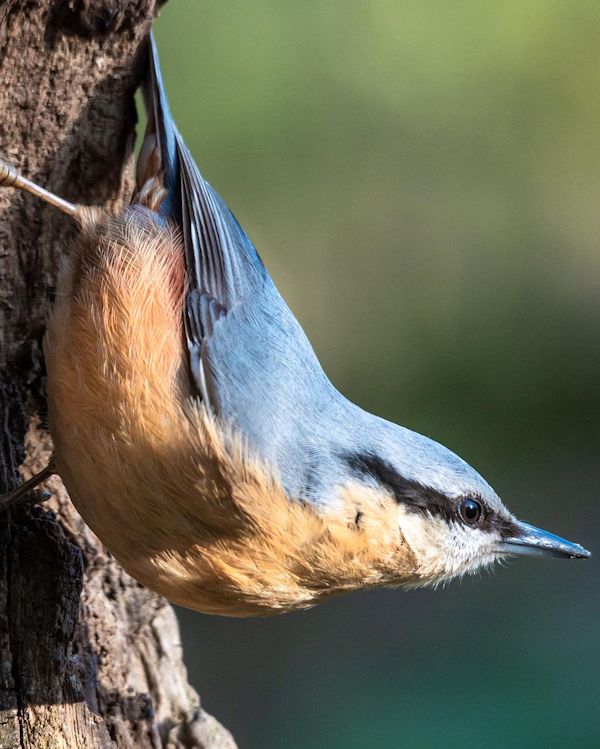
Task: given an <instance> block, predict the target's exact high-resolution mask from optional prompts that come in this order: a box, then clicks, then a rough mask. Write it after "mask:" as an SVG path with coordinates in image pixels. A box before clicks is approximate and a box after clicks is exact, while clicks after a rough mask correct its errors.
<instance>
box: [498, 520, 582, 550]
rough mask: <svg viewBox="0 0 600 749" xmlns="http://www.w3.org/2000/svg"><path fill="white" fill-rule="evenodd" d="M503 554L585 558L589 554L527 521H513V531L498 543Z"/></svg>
mask: <svg viewBox="0 0 600 749" xmlns="http://www.w3.org/2000/svg"><path fill="white" fill-rule="evenodd" d="M500 548H501V550H502V551H503V552H504V553H505V554H523V555H527V556H535V557H568V558H569V559H586V558H587V557H589V556H591V554H590V552H589V551H588V550H587V549H584V548H583V546H580V545H579V544H574V543H572V542H571V541H567V540H566V539H564V538H561V537H560V536H555V535H554V533H548V531H543V530H542V529H541V528H536V527H535V526H534V525H529V523H522V522H521V521H519V520H517V521H516V522H515V533H514V535H513V536H511V537H510V538H505V539H504V540H503V541H502V543H501V544H500Z"/></svg>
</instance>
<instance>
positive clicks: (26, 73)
mask: <svg viewBox="0 0 600 749" xmlns="http://www.w3.org/2000/svg"><path fill="white" fill-rule="evenodd" d="M158 5H159V3H158V1H157V0H129V2H127V3H124V2H122V0H0V155H2V156H4V157H5V158H6V159H8V160H9V161H12V162H13V163H14V164H16V165H17V166H18V167H19V168H20V169H21V170H22V172H23V173H24V174H25V175H26V176H28V177H30V178H31V179H34V180H35V181H37V182H39V183H40V184H41V185H43V186H45V187H47V188H48V189H50V190H52V191H53V192H56V193H58V194H59V195H62V196H63V197H65V198H67V199H69V200H71V201H73V202H78V203H86V204H97V205H98V204H104V205H107V206H118V205H120V204H121V202H122V201H124V200H126V198H127V196H128V195H129V194H130V193H131V187H132V181H131V174H132V163H131V162H132V148H133V132H134V126H135V109H134V103H133V94H134V91H135V89H136V86H137V82H138V80H139V76H140V74H141V67H142V64H143V51H144V39H145V37H146V35H147V33H148V30H149V27H150V23H151V21H152V18H153V17H154V15H155V14H156V12H157V10H158ZM73 233H74V226H73V224H72V222H71V221H70V220H69V219H68V218H67V217H65V216H63V215H62V214H60V213H58V212H57V211H56V210H54V209H52V208H50V207H47V206H45V205H43V204H42V203H41V202H39V201H37V200H36V199H35V198H33V197H31V196H29V195H24V194H22V193H17V192H16V191H14V190H10V189H4V188H0V492H2V491H4V490H6V489H9V488H12V487H14V486H15V485H16V484H17V483H18V482H19V481H20V480H21V479H20V472H19V466H22V475H23V476H25V477H28V476H29V475H31V473H33V472H35V471H37V470H39V469H40V468H42V467H43V465H44V463H45V461H47V459H48V455H49V452H50V447H51V442H50V438H49V436H48V434H47V432H46V430H45V429H44V423H45V405H44V404H45V399H44V363H43V356H42V353H41V342H42V337H43V333H44V319H45V315H46V314H47V311H48V306H49V304H50V303H51V299H52V296H53V293H54V290H55V285H56V277H57V271H58V268H59V265H60V260H61V256H63V255H64V254H65V253H66V252H68V250H69V243H70V241H71V239H72V237H73ZM49 484H50V486H49V488H50V490H51V492H52V495H53V497H52V499H51V501H49V502H47V503H46V504H44V505H43V506H38V507H32V508H26V509H23V510H18V511H13V512H12V513H10V514H5V515H3V516H2V517H1V518H0V659H1V660H0V749H5V748H7V747H28V748H29V747H36V749H39V747H46V746H47V747H53V748H54V747H69V749H73V748H78V747H86V749H89V748H90V747H114V746H117V747H163V746H167V747H172V748H174V747H191V746H194V747H204V748H205V749H208V747H211V749H212V748H213V747H215V748H216V747H234V743H233V740H232V739H231V737H230V736H229V734H228V733H227V732H226V731H225V730H224V729H223V728H222V727H221V726H220V725H219V724H218V723H217V722H216V721H215V720H214V719H213V718H211V717H210V716H208V715H206V713H204V712H203V711H202V710H201V708H200V707H199V702H198V697H197V695H196V693H195V692H194V691H193V689H192V688H191V687H190V686H189V685H188V684H187V678H186V672H185V668H184V666H183V662H182V659H181V648H180V642H179V632H178V628H177V622H176V620H175V615H174V613H173V610H172V609H171V607H170V606H169V605H168V604H167V603H166V602H165V601H164V600H163V599H161V598H159V597H158V596H156V595H154V594H152V593H150V592H149V591H147V590H146V589H144V588H143V587H141V586H140V585H138V584H137V583H135V581H133V580H132V579H131V578H129V577H128V576H127V575H126V574H125V573H124V572H123V571H122V570H121V569H120V568H119V566H118V565H117V564H116V563H115V562H114V560H113V559H112V558H111V557H110V554H108V553H107V552H106V551H105V550H104V549H103V547H102V546H101V544H100V543H99V541H98V539H97V538H96V537H95V536H94V535H93V534H92V533H91V531H90V530H89V529H88V528H87V527H86V526H85V525H84V523H83V522H82V520H81V519H80V518H79V516H78V514H77V512H76V511H75V510H74V508H73V506H72V505H71V503H70V502H69V499H68V497H67V496H66V493H65V491H64V488H63V487H62V485H61V483H60V480H59V479H57V478H55V479H53V480H52V481H51V482H49ZM49 508H50V509H49Z"/></svg>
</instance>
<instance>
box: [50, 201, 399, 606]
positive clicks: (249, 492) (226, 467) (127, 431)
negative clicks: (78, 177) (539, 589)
mask: <svg viewBox="0 0 600 749" xmlns="http://www.w3.org/2000/svg"><path fill="white" fill-rule="evenodd" d="M183 257H184V254H183V249H182V247H181V244H180V240H179V237H178V235H177V233H176V232H174V231H171V230H170V229H169V228H168V227H165V226H160V225H159V224H153V223H152V222H151V221H150V222H148V220H146V219H145V220H143V221H140V222H138V221H135V220H131V214H128V217H127V216H126V217H120V218H119V217H117V218H112V217H107V216H106V215H104V214H99V213H98V214H90V220H89V222H88V223H87V224H86V225H84V228H83V231H82V235H81V239H80V242H79V245H78V248H77V252H76V254H75V255H74V257H73V259H72V261H71V263H70V265H69V267H67V268H66V270H65V271H64V273H63V277H62V282H61V288H60V289H59V293H58V300H57V302H56V304H55V307H54V309H53V311H52V314H51V316H50V319H49V323H48V330H47V335H46V339H45V343H44V347H45V354H46V363H47V371H48V381H47V390H48V401H49V415H50V428H51V432H52V436H53V439H54V443H55V454H56V464H57V467H58V470H59V473H60V475H61V477H62V479H63V481H64V483H65V485H66V488H67V490H68V491H69V494H70V496H71V498H72V500H73V502H74V503H75V505H76V506H77V508H78V510H79V511H80V513H81V515H82V516H83V518H84V519H85V521H86V522H87V523H88V524H89V526H90V527H91V528H92V530H93V531H94V532H95V533H96V534H97V535H98V536H99V538H100V539H101V541H102V542H103V543H105V544H106V546H107V547H108V548H109V549H110V550H111V551H112V552H113V553H114V554H115V556H116V557H117V558H118V559H119V561H120V562H121V564H122V565H123V566H124V568H125V569H126V570H127V571H128V572H129V573H130V574H131V575H132V576H133V577H135V578H136V579H138V580H139V581H140V582H142V583H144V584H145V585H147V586H148V587H150V588H152V589H154V590H156V591H157V592H159V593H161V594H163V595H165V596H166V597H167V598H169V599H170V600H172V601H175V602H176V603H179V604H181V605H184V606H188V607H190V608H193V609H198V610H201V611H205V612H208V613H219V614H230V615H236V616H245V615H252V614H254V615H256V614H267V613H277V612H280V611H285V610H289V609H293V608H299V607H306V606H309V605H312V604H313V603H315V602H316V601H317V600H319V599H320V598H322V597H323V596H326V595H330V594H332V593H335V592H340V591H343V590H349V589H354V588H358V587H365V586H369V585H380V584H383V583H385V582H392V581H397V580H398V579H399V578H402V577H404V578H407V577H408V576H409V575H410V571H411V564H412V561H411V558H410V550H409V549H408V548H407V546H406V544H404V543H403V541H402V538H401V537H400V536H399V532H398V529H397V526H396V523H395V519H394V514H393V507H392V505H393V503H391V504H390V505H389V506H387V505H386V502H385V501H384V500H382V498H381V497H379V498H375V500H374V499H373V497H368V496H366V495H365V492H367V493H368V491H369V490H368V489H366V488H363V489H358V488H357V487H347V488H346V489H344V491H343V492H342V495H343V497H344V500H343V502H342V505H341V508H340V507H338V508H337V509H336V511H335V513H331V512H330V513H329V514H327V513H325V512H322V511H319V510H318V509H316V508H315V507H313V506H310V505H307V504H305V503H302V502H299V501H294V500H290V499H289V498H288V497H287V496H286V494H285V492H284V491H283V489H282V488H281V486H280V484H279V482H278V481H277V480H276V478H275V477H274V476H273V474H272V472H271V471H270V470H269V468H268V467H267V466H265V465H264V464H262V463H261V462H260V460H258V459H256V456H255V455H253V453H252V446H251V445H247V444H245V442H244V441H243V440H242V439H241V438H240V436H239V435H238V434H236V433H235V432H234V431H233V430H231V429H223V428H222V427H221V425H220V424H219V422H218V421H217V420H216V419H215V418H214V417H213V416H211V415H210V414H209V413H208V412H207V410H206V409H205V408H204V406H203V405H202V404H201V403H199V401H198V399H197V398H196V397H195V393H194V391H193V388H192V386H191V382H190V379H189V377H188V364H187V361H186V355H187V352H186V349H185V344H184V337H183V330H182V310H183V296H184V265H183Z"/></svg>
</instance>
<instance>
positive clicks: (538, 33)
mask: <svg viewBox="0 0 600 749" xmlns="http://www.w3.org/2000/svg"><path fill="white" fill-rule="evenodd" d="M156 31H157V39H158V43H159V48H160V52H161V57H162V60H163V67H164V73H165V78H166V80H167V85H168V90H169V92H170V97H171V104H172V109H173V112H174V114H175V116H176V119H177V121H178V123H179V126H180V129H181V130H182V132H183V134H184V136H185V138H186V140H187V142H188V144H189V146H190V147H191V149H192V151H193V153H194V155H195V157H196V160H197V162H198V164H199V165H200V167H201V169H202V170H203V172H204V174H205V175H206V177H207V178H208V179H209V180H210V181H211V182H212V183H213V185H214V186H215V187H216V188H217V189H218V190H219V191H220V192H221V194H222V195H223V197H224V198H225V199H226V200H227V202H228V203H229V204H230V206H231V208H232V209H233V210H234V212H235V213H236V215H237V217H238V219H239V220H240V221H241V223H242V224H243V225H244V226H245V228H246V229H247V230H248V232H249V234H250V236H251V237H252V238H253V240H254V242H255V244H256V245H257V247H258V248H259V251H260V252H261V255H262V257H263V259H264V260H265V262H266V264H267V266H268V268H269V269H270V271H271V273H272V275H273V276H274V278H275V280H276V282H277V283H278V285H279V287H280V289H281V291H282V292H283V294H284V296H285V297H286V299H287V300H288V302H289V303H290V305H291V306H292V308H293V309H294V311H295V312H296V314H297V316H298V318H299V319H300V320H301V322H302V324H303V325H304V327H305V329H306V331H307V333H308V334H309V337H310V338H311V340H312V341H313V344H314V345H315V348H316V349H317V352H318V354H319V356H320V358H321V360H322V362H323V364H324V366H325V368H326V370H327V372H328V373H329V375H330V376H331V378H332V379H333V380H334V382H335V383H336V384H337V385H338V386H339V387H340V389H341V390H342V391H343V392H344V393H345V394H346V395H348V396H349V397H350V398H352V399H353V400H355V401H357V402H358V403H360V404H361V405H362V406H364V407H365V408H367V409H369V410H372V411H375V412H377V413H379V414H381V415H383V416H385V417H387V418H390V419H393V420H396V421H399V422H400V423H403V424H405V425H407V426H410V427H412V428H414V429H417V430H418V431H421V432H425V433H427V434H428V435H430V436H432V437H434V438H436V439H439V440H440V441H442V442H444V443H445V444H447V445H448V446H449V447H451V448H452V449H454V450H455V451H457V452H458V453H459V454H461V455H462V456H463V457H465V458H466V459H467V460H469V461H470V462H471V463H473V464H474V465H475V466H476V467H478V468H479V469H480V470H481V471H482V473H483V474H484V475H485V476H486V477H487V478H488V479H489V480H490V482H491V483H492V484H493V485H494V486H495V487H496V489H497V490H498V491H499V492H500V494H501V495H502V496H503V498H504V499H505V500H506V502H507V504H508V505H509V507H511V509H513V510H514V512H515V513H517V514H519V515H520V516H522V517H524V518H526V519H528V520H530V521H531V522H534V523H537V524H539V525H543V526H547V527H548V528H549V529H550V530H556V531H559V532H560V533H562V534H564V535H566V536H567V537H572V538H573V540H577V541H581V542H582V543H584V544H585V545H586V546H588V547H590V548H591V549H592V551H593V550H594V549H595V547H598V548H599V549H600V543H599V542H600V530H599V520H600V517H599V515H600V513H599V510H598V501H597V495H598V486H599V479H600V467H599V466H598V459H597V455H598V449H599V447H600V435H599V426H600V412H599V411H600V409H599V404H600V377H599V374H600V295H599V292H600V247H599V237H600V55H599V54H598V38H599V35H600V8H599V7H598V5H597V3H594V2H591V1H590V2H587V1H585V0H573V1H572V2H566V1H564V0H563V1H560V0H520V1H519V2H517V0H508V1H507V2H504V3H496V4H494V3H481V2H476V1H475V0H457V2H452V3H448V2H442V1H441V0H432V1H431V2H423V1H422V0H411V1H405V0H396V1H394V2H392V0H375V1H372V2H358V1H357V0H328V2H318V1H317V0H309V1H308V2H302V3H291V2H287V3H282V2H276V0H254V2H252V3H248V2H242V0H230V1H229V2H227V3H219V2H217V1H216V0H202V2H200V1H199V0H171V2H170V3H168V4H167V5H166V6H165V9H164V11H163V15H162V17H161V19H159V21H158V22H157V24H156ZM598 583H599V576H598V573H597V563H596V561H594V559H592V561H591V562H589V563H574V562H573V563H569V562H553V561H549V562H535V561H531V562H529V561H527V560H522V561H517V562H515V563H514V564H511V566H510V567H509V569H507V570H500V571H499V572H498V574H497V575H496V576H494V577H493V578H491V577H487V576H486V577H482V578H479V579H475V580H469V581H465V582H464V583H463V584H462V585H457V584H454V585H452V586H450V587H449V588H447V589H446V590H444V591H437V592H416V593H415V592H413V593H402V592H394V591H381V592H377V593H368V594H362V595H355V596H353V597H350V598H347V599H339V601H334V602H332V603H330V604H327V605H325V606H323V607H321V608H320V609H316V610H314V611H312V612H308V613H304V614H296V615H292V616H288V617H283V618H280V619H274V620H268V621H267V620H265V621H262V620H261V621H248V622H236V621H228V620H222V619H220V620H217V619H211V618H209V617H204V616H202V615H199V614H190V613H187V612H182V623H183V628H184V630H183V634H184V642H185V646H186V650H187V659H188V662H189V664H190V670H191V675H192V679H193V680H195V681H196V683H197V684H198V686H199V688H201V689H202V691H203V693H204V694H205V695H206V697H205V700H206V706H207V707H208V708H209V709H212V710H213V711H214V712H215V713H216V714H218V715H219V717H220V718H221V719H222V720H224V722H226V723H227V724H228V725H229V727H231V728H232V729H233V730H234V732H235V733H236V734H237V737H238V740H239V742H240V744H241V746H243V747H245V748H249V749H271V748H272V749H278V748H279V747H283V746H285V747H286V748H289V749H305V748H306V747H326V748H327V749H330V748H331V749H336V748H337V747H340V749H341V748H342V747H343V748H344V749H349V747H357V748H358V747H361V749H362V747H381V748H383V749H387V748H388V747H389V748H390V749H392V747H393V748H394V749H395V748H396V747H398V746H407V747H417V748H420V747H432V746H444V747H461V748H462V747H471V746H473V747H475V746H477V747H479V746H485V747H488V748H489V749H495V748H496V747H498V749H500V748H504V747H508V746H510V747H511V749H519V748H520V747H523V748H525V747H527V749H531V747H538V746H539V747H544V748H546V747H555V746H556V747H565V746H568V747H571V746H573V747H575V746H577V747H590V748H591V747H594V748H595V747H597V746H598V745H599V742H600V718H599V717H598V716H599V715H600V712H599V710H598V704H599V698H600V676H599V674H600V663H599V660H600V659H599V657H598V645H599V635H598V628H597V621H598V614H599V613H600V612H599V593H598V590H599V586H598Z"/></svg>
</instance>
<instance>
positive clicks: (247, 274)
mask: <svg viewBox="0 0 600 749" xmlns="http://www.w3.org/2000/svg"><path fill="white" fill-rule="evenodd" d="M149 58H150V64H149V73H148V75H147V78H146V81H145V94H146V107H147V111H148V119H149V122H148V129H147V136H146V139H145V142H144V144H143V146H142V155H143V156H144V158H145V163H144V164H143V165H142V166H143V167H145V171H146V172H148V171H149V169H150V168H151V167H152V166H153V165H154V164H155V162H156V161H157V158H156V156H157V154H158V161H159V162H160V164H159V166H160V168H161V170H162V175H163V179H164V187H165V188H166V193H167V194H166V197H165V198H164V200H163V201H162V204H161V205H160V208H159V211H160V213H161V214H162V216H163V217H164V218H166V219H169V220H172V221H174V222H176V223H177V224H178V225H179V226H180V227H181V229H182V235H183V240H184V248H185V264H186V271H187V284H188V289H189V291H188V293H187V298H186V309H185V330H186V337H187V346H188V349H189V360H190V372H191V376H192V380H193V383H194V384H195V386H196V392H197V393H198V396H199V397H201V398H202V399H203V401H204V402H205V403H206V404H207V406H208V407H209V408H210V409H211V410H212V411H213V412H214V413H215V414H217V415H218V416H220V417H221V418H222V419H223V420H225V421H227V422H229V423H232V424H233V425H235V426H236V427H237V428H238V429H239V430H240V431H241V432H242V434H244V435H245V436H246V438H247V441H248V444H249V445H251V447H252V448H253V449H254V450H255V451H256V452H258V454H259V455H260V456H261V457H262V458H263V459H264V460H266V461H268V462H270V463H271V464H272V465H273V466H274V467H275V468H276V469H277V471H278V473H279V476H280V478H281V480H282V482H283V484H284V486H285V488H286V490H287V491H288V492H289V493H290V495H293V496H306V497H311V498H314V497H317V496H319V495H321V494H322V493H323V492H321V490H320V488H319V486H318V484H319V480H320V478H319V477H323V476H324V477H326V478H327V480H328V481H329V480H330V481H335V475H334V474H335V467H334V466H335V460H332V468H331V470H327V469H325V468H324V461H326V460H327V455H328V454H329V453H331V446H332V445H334V444H336V443H337V442H338V441H339V440H341V441H344V440H345V439H346V438H347V431H348V423H349V419H348V418H347V406H346V404H347V402H346V401H345V399H343V398H342V397H341V396H340V395H339V393H337V391H336V390H335V389H334V388H333V386H332V385H331V384H330V382H329V380H328V379H327V378H326V376H325V375H324V373H323V370H322V369H321V367H320V365H319V362H318V360H317V358H316V356H315V354H314V352H313V349H312V347H311V345H310V343H309V341H308V339H307V338H306V336H305V334H304V332H303V331H302V328H301V327H300V325H299V323H298V322H297V320H296V319H295V317H294V315H293V314H292V313H291V311H290V310H289V308H288V307H287V305H286V303H285V302H284V300H283V299H282V298H281V296H280V294H279V292H278V291H277V289H276V288H275V285H274V283H273V281H272V280H271V278H270V276H269V275H268V273H267V272H266V270H265V268H264V266H263V264H262V262H261V260H260V258H259V256H258V253H257V252H256V249H255V248H254V246H253V244H252V242H251V241H250V239H249V238H248V236H247V235H246V233H245V232H244V230H243V229H242V227H241V226H240V225H239V223H238V222H237V221H236V219H235V217H234V216H233V214H232V213H231V211H230V210H229V208H228V207H227V206H226V204H225V203H224V202H223V200H222V199H221V198H220V197H219V195H218V194H217V193H216V191H215V190H214V189H213V188H212V187H211V186H210V185H209V183H208V182H207V181H206V180H205V179H204V178H203V176H202V175H201V174H200V171H199V170H198V167H197V166H196V164H195V163H194V160H193V158H192V156H191V154H190V152H189V150H188V148H187V146H186V145H185V143H184V141H183V138H182V137H181V135H180V134H179V132H178V131H177V128H176V126H175V124H174V121H173V118H172V117H171V114H170V111H169V106H168V102H167V98H166V94H165V91H164V86H163V82H162V77H161V74H160V68H159V62H158V54H157V51H156V47H155V44H154V40H153V39H152V38H151V40H150V55H149ZM146 146H147V147H146ZM338 432H339V435H338ZM338 437H339V439H338ZM315 467H317V468H315Z"/></svg>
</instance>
